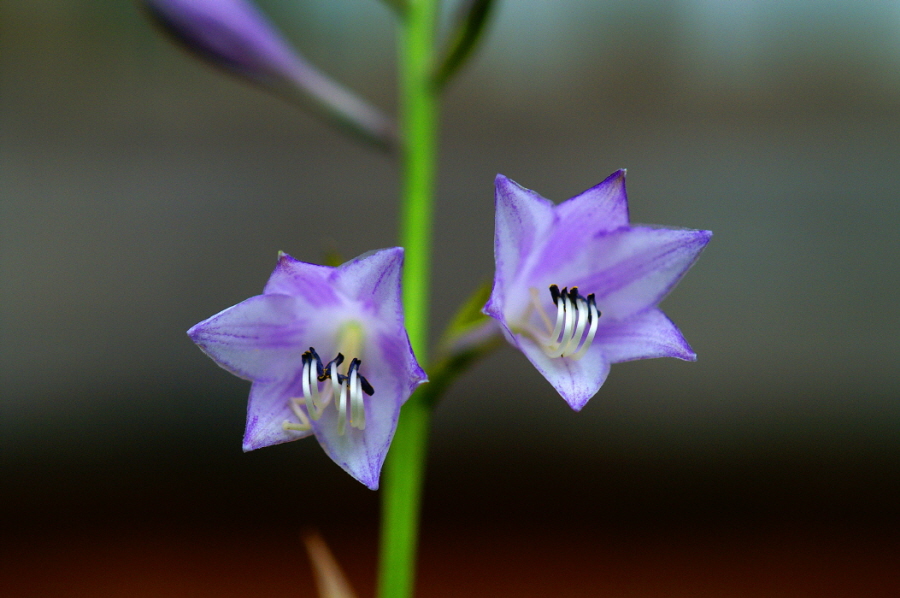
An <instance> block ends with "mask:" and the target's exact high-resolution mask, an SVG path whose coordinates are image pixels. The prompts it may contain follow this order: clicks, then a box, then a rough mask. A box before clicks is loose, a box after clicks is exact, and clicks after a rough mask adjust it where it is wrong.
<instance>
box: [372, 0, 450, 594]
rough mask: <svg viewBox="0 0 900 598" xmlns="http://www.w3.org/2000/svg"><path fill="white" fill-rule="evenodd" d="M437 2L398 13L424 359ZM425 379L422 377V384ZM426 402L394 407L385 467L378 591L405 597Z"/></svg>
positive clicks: (415, 340) (408, 268)
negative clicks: (398, 410) (395, 423)
mask: <svg viewBox="0 0 900 598" xmlns="http://www.w3.org/2000/svg"><path fill="white" fill-rule="evenodd" d="M436 18H437V5H436V2H435V1H434V0H408V2H407V7H406V10H405V11H404V12H403V15H402V16H401V19H400V32H399V50H400V52H399V53H400V56H399V63H400V122H401V127H402V131H403V135H404V138H405V141H406V145H405V148H404V150H405V151H404V172H403V185H404V186H403V203H402V211H401V227H400V241H401V244H402V245H403V247H404V248H405V249H406V260H405V266H404V277H403V305H404V311H405V313H406V327H407V329H408V331H409V338H410V342H411V343H412V347H413V350H414V351H415V353H416V356H417V358H418V360H419V362H420V363H421V364H423V366H424V365H425V364H426V363H427V349H428V300H429V282H430V279H429V277H430V269H431V229H432V222H431V220H432V196H433V189H434V169H435V159H436V136H437V135H436V133H437V98H436V97H435V93H434V91H433V88H432V86H431V82H430V75H431V72H432V68H433V61H434V58H433V52H434V31H435V23H436ZM426 387H427V385H426ZM430 419H431V405H430V401H428V400H427V397H426V395H425V394H424V393H423V392H421V391H419V392H416V393H415V394H413V396H412V397H410V399H409V401H407V403H406V405H404V406H403V409H402V411H401V413H400V424H399V426H398V428H397V432H396V434H395V435H394V440H393V442H392V445H391V450H390V452H389V453H388V458H387V461H386V463H385V467H384V479H383V490H382V501H383V502H382V514H381V561H380V565H379V566H380V570H379V596H380V597H381V598H409V597H410V596H412V595H413V588H414V583H415V566H416V548H417V543H418V531H419V512H420V503H421V496H422V479H423V472H424V467H425V456H426V453H427V448H426V445H427V441H428V429H429V424H430Z"/></svg>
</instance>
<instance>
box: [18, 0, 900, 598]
mask: <svg viewBox="0 0 900 598" xmlns="http://www.w3.org/2000/svg"><path fill="white" fill-rule="evenodd" d="M259 4H260V6H261V7H262V8H263V9H264V10H265V11H266V13H267V14H268V15H269V16H270V17H271V18H272V19H273V20H274V21H275V22H276V23H277V24H278V25H279V27H280V28H281V29H282V31H283V32H284V33H285V35H286V36H287V37H288V38H289V39H291V40H292V41H293V42H294V43H295V45H296V46H297V47H298V49H299V50H300V51H301V52H303V53H304V54H305V55H306V56H307V57H308V58H309V59H311V60H312V61H313V62H315V63H316V64H317V65H319V66H320V67H321V68H322V69H323V70H325V71H326V72H328V73H330V74H332V75H333V76H334V77H335V78H337V79H338V80H340V81H342V82H343V83H345V84H346V85H348V86H349V87H351V88H353V89H355V90H357V91H358V92H360V93H361V94H363V95H365V96H366V97H368V98H369V99H371V100H372V101H373V102H374V103H375V104H377V105H378V106H380V107H382V108H383V109H384V110H386V111H389V112H393V110H394V106H395V97H394V91H393V89H394V86H395V83H396V78H395V71H394V66H393V65H394V45H393V44H394V39H393V30H392V26H393V24H392V19H391V15H390V13H389V11H388V10H387V9H385V8H384V7H383V6H381V5H380V4H379V3H378V2H376V1H375V0H331V1H329V2H324V1H317V2H314V1H309V2H296V1H288V0H260V1H259ZM0 11H2V12H0V16H2V30H3V34H2V38H0V61H2V90H0V117H2V124H0V152H2V154H0V158H2V162H0V168H2V171H0V210H2V212H0V243H2V253H0V267H2V270H0V293H2V295H0V318H2V321H0V350H2V359H0V367H2V377H0V384H2V389H0V396H2V420H0V421H2V434H0V447H2V464H3V473H2V478H3V492H2V496H3V498H2V502H3V513H4V517H3V518H4V534H3V536H4V541H3V549H2V550H3V554H2V562H3V563H4V565H3V570H4V573H3V578H4V585H5V587H7V588H9V591H11V592H12V593H11V594H10V595H21V596H32V595H33V596H41V595H51V594H53V595H60V594H62V595H70V596H76V595H77V596H81V595H84V596H96V595H129V596H142V595H148V596H150V595H153V596H159V595H190V596H205V595H217V596H225V595H248V594H263V593H275V592H278V593H279V594H283V595H296V596H313V595H314V590H313V588H312V585H311V579H312V578H311V574H310V572H309V569H308V566H307V565H306V563H305V557H304V556H303V548H302V544H301V543H300V541H299V535H300V532H301V530H304V529H311V528H314V529H318V530H320V531H321V532H322V533H323V534H324V535H325V537H326V539H327V540H328V541H329V543H330V544H331V545H332V546H333V548H334V549H335V552H336V553H337V556H338V558H339V559H340V560H341V562H342V563H343V564H344V566H345V567H346V568H347V570H348V572H349V574H350V577H351V579H352V581H353V583H354V584H355V585H356V586H357V588H358V590H359V591H360V594H361V595H363V596H365V595H371V594H372V589H373V587H374V576H375V558H376V556H375V555H376V545H377V527H376V526H377V517H378V494H377V493H373V492H370V491H368V490H366V489H365V488H364V487H363V486H362V485H360V484H358V483H357V482H355V481H353V480H352V479H351V478H350V477H349V476H347V475H346V474H344V473H343V472H342V471H341V470H340V469H339V468H338V467H336V466H334V465H333V464H332V463H331V462H330V461H329V460H328V458H327V457H326V456H325V455H324V453H323V452H322V451H321V450H320V449H319V447H318V446H317V444H316V443H315V441H313V440H306V441H301V442H296V443H292V444H288V445H282V446H278V447H273V448H268V449H264V450H260V451H257V452H254V453H249V454H243V453H241V448H240V446H241V445H240V441H241V436H242V432H243V426H244V419H243V417H244V411H245V408H246V396H247V392H248V389H249V383H247V382H244V381H242V380H239V379H237V378H235V377H233V376H231V375H230V374H228V373H226V372H225V371H223V370H220V369H219V368H218V367H216V366H215V365H214V364H213V363H212V362H211V361H210V360H209V359H208V358H207V357H205V356H204V355H203V354H202V353H201V352H200V351H199V350H198V349H197V348H196V347H195V346H194V345H193V344H192V343H191V342H190V341H189V339H188V338H187V336H186V335H185V331H186V330H187V329H188V328H189V327H190V326H191V325H193V324H194V323H196V322H198V321H200V320H202V319H204V318H206V317H208V316H210V315H212V314H214V313H216V312H218V311H219V310H221V309H224V308H226V307H228V306H230V305H233V304H235V303H237V302H239V301H241V300H243V299H245V298H247V297H249V296H251V295H255V294H258V293H259V292H260V291H261V289H262V287H263V285H264V283H265V281H266V280H267V278H268V275H269V273H270V272H271V270H272V268H273V267H274V264H275V258H276V253H277V252H278V251H279V250H284V251H286V252H288V253H290V254H291V255H293V256H295V257H297V258H298V259H302V260H305V261H311V262H320V261H322V260H323V259H324V257H325V255H326V254H327V253H329V252H338V253H340V254H341V255H343V256H344V257H346V258H349V257H353V256H355V255H357V254H359V253H362V252H364V251H367V250H369V249H373V248H380V247H387V246H392V245H394V244H396V224H395V221H396V215H397V208H396V196H397V190H398V169H397V165H396V163H395V162H394V161H393V160H392V159H391V158H389V157H387V156H384V155H379V154H376V153H373V152H370V151H369V150H367V149H366V148H364V147H361V146H358V145H356V144H355V142H354V141H352V140H348V139H346V138H344V137H342V136H341V135H340V134H339V133H337V132H335V131H333V130H331V129H329V128H328V127H327V126H326V125H324V124H322V123H321V122H319V121H317V120H315V119H313V118H312V117H310V116H309V115H307V114H306V113H303V112H298V111H297V110H296V109H295V108H293V107H292V106H290V105H287V104H285V103H283V102H282V101H280V100H279V99H276V98H273V97H270V96H268V95H266V94H265V93H264V92H262V91H260V90H258V89H256V88H252V87H250V86H248V85H246V84H244V83H243V82H241V81H237V80H236V79H233V78H232V77H229V76H226V75H223V74H222V73H220V72H218V71H216V70H214V69H212V68H210V67H208V66H206V65H205V64H201V63H199V62H197V61H196V60H194V59H193V58H192V57H189V56H187V55H186V54H185V53H183V52H182V51H181V50H180V49H179V48H177V47H175V46H174V45H173V44H171V43H170V42H169V41H168V40H167V39H165V38H163V37H162V36H160V35H159V34H158V32H157V31H156V30H155V29H154V28H153V27H151V26H150V24H149V23H148V21H147V19H146V18H144V16H143V14H142V13H141V11H140V10H139V9H138V7H137V5H136V4H135V3H133V2H127V1H119V2H86V1H78V0H40V1H36V0H7V1H6V2H4V5H3V7H2V9H0ZM622 167H627V168H628V192H629V199H630V205H631V214H632V219H633V220H634V221H636V222H648V223H658V224H665V225H670V226H684V227H689V228H703V229H711V230H713V231H714V232H715V237H714V238H713V240H712V242H711V244H710V245H709V247H708V248H707V250H706V252H705V253H704V254H703V256H702V258H701V259H700V261H699V262H698V263H697V265H696V266H695V267H694V268H693V270H691V272H690V273H689V274H688V275H687V277H686V278H685V279H684V281H683V282H682V284H681V285H680V286H679V287H678V288H677V289H676V290H675V291H674V292H673V293H672V295H671V297H669V298H668V299H666V300H665V302H664V303H663V308H664V309H665V311H666V312H667V313H668V314H669V316H670V317H671V318H672V319H673V320H674V321H675V322H676V323H677V324H678V325H679V326H680V328H681V329H682V330H683V331H684V333H685V335H686V337H687V339H688V341H689V342H690V343H691V344H692V346H693V348H694V349H695V350H696V352H697V353H698V354H699V360H698V361H697V363H693V364H689V363H683V362H680V361H675V360H654V361H642V362H634V363H626V364H621V365H617V366H614V367H613V370H612V374H611V375H610V377H609V380H608V381H607V383H606V384H605V385H604V386H603V388H602V389H601V391H600V393H599V394H598V395H597V396H596V397H594V399H593V400H592V401H591V402H590V403H589V404H588V406H587V407H586V408H585V409H584V411H583V412H581V413H577V414H576V413H574V412H572V411H571V410H570V409H569V408H568V407H567V406H566V405H565V404H564V403H563V401H562V400H561V399H560V398H559V397H558V396H557V395H556V393H555V392H554V391H553V389H552V388H551V387H550V386H549V384H547V383H546V382H545V381H544V380H543V379H542V378H541V377H540V376H539V375H538V374H537V372H536V371H534V370H533V369H532V368H531V367H530V365H529V364H528V363H527V361H526V360H525V359H524V358H523V357H522V356H520V355H519V354H517V353H515V352H513V351H512V350H509V349H507V350H504V351H501V352H500V353H498V354H497V355H494V356H492V357H491V358H489V359H488V360H486V361H484V362H483V363H482V364H480V365H479V366H478V367H476V368H475V369H474V370H473V371H471V372H470V373H469V374H468V375H467V376H466V377H464V378H463V379H462V381H461V382H460V383H459V384H458V385H457V386H456V387H455V388H454V389H453V391H452V392H450V393H449V394H448V395H447V396H446V399H445V400H444V402H443V403H442V404H441V405H440V407H439V408H438V410H437V411H436V413H435V417H434V431H433V441H432V449H431V455H430V461H429V463H428V478H427V489H426V495H425V503H424V524H423V525H424V529H423V535H422V557H421V558H422V572H421V579H420V589H421V595H422V596H455V595H461V594H463V593H467V594H473V593H475V594H479V595H491V596H507V595H509V596H553V595H559V596H594V595H608V596H645V595H646V596H681V595H684V596H707V595H709V596H722V595H729V596H745V595H746V596H807V595H808V596H827V595H841V596H844V595H846V596H852V595H856V596H858V595H867V596H875V595H885V596H891V595H897V592H900V577H898V576H900V574H898V573H897V570H896V569H897V567H896V563H897V562H898V557H900V536H898V531H900V526H898V523H900V517H898V515H900V433H898V432H900V376H898V361H900V341H898V338H900V315H898V311H897V307H898V302H897V297H898V296H900V234H898V233H900V201H898V200H900V2H897V1H887V0H885V1H872V2H866V3H850V2H840V1H837V0H825V1H816V2H812V1H801V0H780V1H777V2H776V1H758V2H730V1H728V0H677V1H669V2H659V1H656V2H653V1H649V0H642V1H632V2H613V1H607V0H578V1H575V0H573V1H570V2H565V3H562V2H541V1H538V0H517V1H515V2H513V1H506V2H501V3H500V5H499V9H498V10H497V11H496V13H495V15H494V19H493V23H492V27H491V30H490V31H489V34H488V36H487V38H486V41H485V44H484V45H483V47H482V49H481V52H480V54H479V55H478V56H477V57H476V59H475V60H474V61H473V63H472V64H471V65H470V67H469V68H468V69H466V70H465V71H464V72H463V73H462V74H461V75H460V76H459V77H458V79H457V80H456V81H455V82H454V83H453V85H452V86H451V88H450V90H449V91H448V93H447V95H446V98H445V102H444V113H443V120H442V149H441V156H440V175H439V185H438V204H437V208H436V209H437V219H438V220H437V222H438V226H437V230H436V243H437V253H436V257H435V269H434V272H435V280H434V289H435V299H434V307H433V315H434V318H433V319H434V328H433V332H434V335H435V336H436V335H437V334H438V333H439V331H440V330H441V328H442V327H443V325H444V324H445V323H446V322H447V321H448V320H449V318H450V317H451V315H452V313H453V311H454V309H455V306H457V305H458V304H459V303H460V302H461V301H463V300H464V299H465V298H466V297H467V296H468V294H469V293H470V292H471V290H472V289H474V288H475V287H476V286H477V285H478V284H479V283H480V282H482V281H483V280H487V279H490V277H491V276H492V272H493V256H492V242H493V178H494V175H495V174H496V173H498V172H500V173H503V174H505V175H507V176H509V177H511V178H513V179H515V180H516V181H518V182H519V183H521V184H522V185H524V186H526V187H529V188H532V189H535V190H537V191H538V192H540V193H541V194H542V195H544V196H546V197H549V198H551V199H553V200H555V201H562V200H564V199H566V198H568V197H571V196H573V195H575V194H577V193H579V192H580V191H582V190H584V189H586V188H588V187H590V186H592V185H594V184H596V183H597V182H599V181H600V180H602V179H603V178H604V177H606V176H607V175H608V174H610V173H611V172H612V171H614V170H615V169H617V168H622Z"/></svg>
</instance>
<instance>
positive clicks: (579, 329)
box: [531, 284, 601, 359]
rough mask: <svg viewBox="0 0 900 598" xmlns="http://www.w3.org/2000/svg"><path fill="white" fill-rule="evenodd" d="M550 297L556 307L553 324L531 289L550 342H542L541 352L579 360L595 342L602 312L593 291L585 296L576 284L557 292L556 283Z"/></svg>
mask: <svg viewBox="0 0 900 598" xmlns="http://www.w3.org/2000/svg"><path fill="white" fill-rule="evenodd" d="M550 297H551V298H552V299H553V304H554V305H555V306H556V323H555V325H552V326H551V324H550V318H549V316H548V315H547V312H545V311H544V308H543V306H542V305H541V302H540V300H539V299H538V296H537V289H532V295H531V299H532V302H533V303H534V305H535V306H536V307H537V312H538V314H539V315H540V316H541V319H542V320H543V321H544V324H546V326H547V330H548V333H549V342H547V343H543V344H542V348H543V349H544V353H546V354H547V356H548V357H570V358H572V359H581V358H582V357H583V356H584V354H585V353H586V352H587V350H588V349H589V348H590V346H591V343H593V342H594V336H595V335H596V334H597V326H598V325H599V323H600V315H601V314H600V310H599V309H597V301H596V299H595V297H594V294H593V293H591V294H590V295H588V296H587V297H584V296H582V295H581V294H579V293H578V287H572V288H571V289H570V288H568V287H564V288H563V290H561V291H560V290H559V287H558V286H557V285H555V284H552V285H550ZM586 328H587V333H585V329H586Z"/></svg>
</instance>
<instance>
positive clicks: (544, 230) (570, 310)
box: [484, 170, 712, 411]
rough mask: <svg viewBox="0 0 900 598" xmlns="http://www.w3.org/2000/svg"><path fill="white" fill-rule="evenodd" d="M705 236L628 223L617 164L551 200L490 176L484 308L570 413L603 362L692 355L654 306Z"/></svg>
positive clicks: (595, 384)
mask: <svg viewBox="0 0 900 598" xmlns="http://www.w3.org/2000/svg"><path fill="white" fill-rule="evenodd" d="M711 236H712V233H711V232H709V231H699V230H681V229H666V228H651V227H647V226H631V225H630V224H629V222H628V202H627V198H626V195H625V171H624V170H620V171H618V172H616V173H614V174H613V175H611V176H610V177H609V178H607V179H606V180H605V181H603V182H602V183H600V184H599V185H597V186H596V187H592V188H590V189H588V190H587V191H585V192H584V193H581V194H580V195H577V196H576V197H573V198H572V199H570V200H568V201H566V202H563V203H561V204H560V205H554V204H553V202H551V201H549V200H547V199H545V198H543V197H541V196H540V195H538V194H537V193H535V192H534V191H531V190H529V189H525V188H523V187H520V186H519V185H518V184H516V183H515V182H513V181H511V180H510V179H508V178H506V177H504V176H502V175H498V176H497V180H496V232H495V236H494V257H495V260H496V273H495V275H494V288H493V291H492V292H491V297H490V299H489V300H488V302H487V304H486V305H485V306H484V313H485V314H487V315H489V316H491V317H492V318H495V319H496V320H497V321H498V322H499V323H500V328H501V329H502V331H503V333H504V335H505V336H506V339H507V340H508V341H509V342H510V343H511V344H512V345H513V346H514V347H516V348H518V349H519V350H521V351H522V352H523V353H524V354H525V356H526V357H527V358H528V359H529V360H530V361H531V363H532V364H534V366H535V367H536V368H537V369H538V371H539V372H540V373H541V374H543V376H544V377H545V378H546V379H547V380H548V381H549V382H550V384H552V385H553V387H554V388H556V390H557V391H558V392H559V394H560V395H562V397H563V398H564V399H565V400H566V402H568V403H569V405H570V406H571V407H572V408H573V409H575V410H576V411H578V410H580V409H581V408H582V407H584V405H585V404H586V403H587V402H588V400H589V399H590V398H591V397H592V396H594V395H595V394H596V393H597V391H598V390H599V389H600V386H601V385H602V384H603V382H604V381H605V380H606V376H607V375H608V374H609V366H610V364H613V363H619V362H622V361H630V360H633V359H648V358H651V357H677V358H679V359H685V360H688V361H693V360H695V359H696V358H697V356H696V354H695V353H694V352H693V351H692V350H691V348H690V346H689V345H688V344H687V341H685V340H684V337H683V336H682V335H681V332H680V331H679V330H678V328H677V327H676V326H675V324H673V323H672V321H671V320H669V318H667V317H666V315H665V314H664V313H663V312H662V311H660V310H659V308H658V307H657V305H658V304H659V302H660V301H661V300H662V299H663V298H664V297H665V296H666V295H667V294H668V293H669V291H670V290H672V288H674V286H675V285H676V284H677V283H678V281H679V280H680V279H681V277H682V276H683V275H684V273H685V272H687V270H688V268H690V267H691V266H692V265H693V263H694V261H695V260H696V259H697V257H698V255H699V254H700V252H701V251H702V250H703V248H704V247H705V246H706V244H707V242H708V241H709V239H710V237H711Z"/></svg>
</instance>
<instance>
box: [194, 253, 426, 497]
mask: <svg viewBox="0 0 900 598" xmlns="http://www.w3.org/2000/svg"><path fill="white" fill-rule="evenodd" d="M402 265H403V249H401V248H399V247H397V248H393V249H384V250H381V251H376V252H372V253H369V254H365V255H362V256H360V257H358V258H356V259H354V260H351V261H349V262H347V263H345V264H343V265H341V266H339V267H337V268H329V267H326V266H316V265H313V264H307V263H304V262H300V261H297V260H295V259H294V258H292V257H290V256H289V255H287V254H281V255H280V257H279V260H278V265H277V266H276V268H275V271H274V272H273V273H272V276H271V277H270V278H269V282H268V283H267V284H266V287H265V289H264V290H263V294H262V295H257V296H256V297H251V298H250V299H247V300H246V301H244V302H242V303H239V304H237V305H235V306H234V307H230V308H228V309H226V310H224V311H222V312H220V313H218V314H216V315H215V316H213V317H211V318H209V319H208V320H204V321H203V322H200V323H199V324H197V325H196V326H194V327H193V328H191V329H190V330H189V331H188V334H189V335H190V337H191V339H193V341H194V342H195V343H197V345H198V346H199V347H200V348H201V349H202V350H203V351H204V352H205V353H206V354H207V355H209V356H210V357H212V358H213V359H214V360H215V361H216V363H218V364H219V365H220V366H222V367H223V368H225V369H226V370H228V371H230V372H232V373H233V374H236V375H238V376H240V377H242V378H246V379H248V380H251V381H252V382H253V385H252V386H251V388H250V401H249V405H248V406H247V428H246V431H245V433H244V450H245V451H250V450H253V449H257V448H261V447H264V446H269V445H272V444H279V443H282V442H288V441H291V440H297V439H298V438H303V437H305V436H309V435H312V434H315V436H316V438H317V439H318V441H319V443H320V444H321V445H322V448H324V449H325V452H326V453H327V454H328V456H329V457H331V458H332V459H333V460H334V461H335V462H336V463H337V464H338V465H340V466H341V467H342V468H343V469H344V470H345V471H347V473H349V474H350V475H352V476H353V477H354V478H356V479H357V480H359V481H360V482H362V483H363V484H365V485H366V486H368V487H369V488H371V489H373V490H374V489H376V488H378V477H379V474H380V472H381V465H382V463H384V458H385V455H386V454H387V450H388V446H389V445H390V443H391V438H393V436H394V430H395V429H396V427H397V418H398V417H399V415H400V407H401V406H402V405H403V403H404V402H405V401H406V399H408V398H409V396H410V394H412V391H413V390H414V389H415V388H416V386H418V385H419V384H421V383H422V382H425V381H426V376H425V372H423V371H422V368H420V367H419V364H418V362H416V358H415V356H414V355H413V352H412V348H411V347H410V344H409V338H408V337H407V334H406V329H405V328H404V326H403V308H402V305H401V303H400V270H401V268H402Z"/></svg>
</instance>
